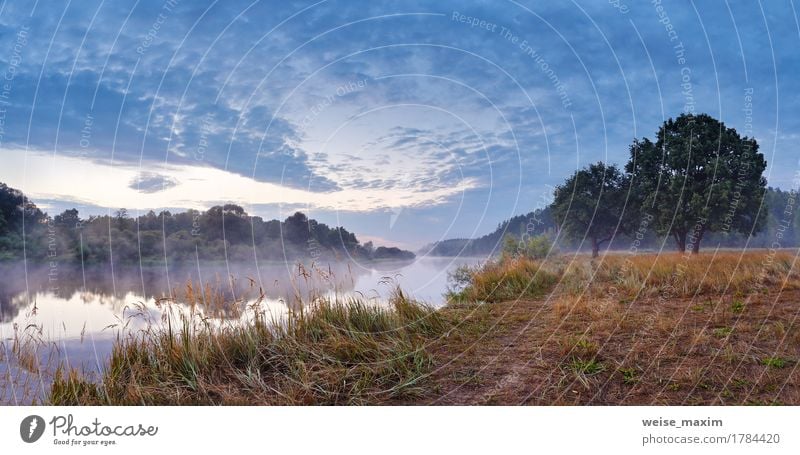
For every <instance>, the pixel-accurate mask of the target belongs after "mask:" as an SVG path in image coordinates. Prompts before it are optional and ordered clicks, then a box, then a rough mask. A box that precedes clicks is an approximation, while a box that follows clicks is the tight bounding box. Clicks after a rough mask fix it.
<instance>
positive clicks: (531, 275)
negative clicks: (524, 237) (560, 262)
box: [450, 258, 558, 302]
mask: <svg viewBox="0 0 800 455" xmlns="http://www.w3.org/2000/svg"><path fill="white" fill-rule="evenodd" d="M463 270H464V269H462V271H463ZM557 279H558V277H557V275H556V274H555V273H553V271H552V270H549V269H547V268H545V266H544V265H543V263H542V262H537V261H534V260H531V259H527V258H515V259H508V260H503V261H498V262H493V263H489V264H486V265H485V266H484V267H483V268H480V269H466V276H465V277H462V280H464V281H465V282H466V283H465V286H464V288H463V289H462V290H461V291H460V292H454V293H451V295H450V299H451V300H456V301H483V302H502V301H505V300H515V299H521V298H536V297H541V296H542V295H543V294H545V293H546V292H547V291H549V290H550V289H551V288H552V287H553V285H555V283H556V281H557Z"/></svg>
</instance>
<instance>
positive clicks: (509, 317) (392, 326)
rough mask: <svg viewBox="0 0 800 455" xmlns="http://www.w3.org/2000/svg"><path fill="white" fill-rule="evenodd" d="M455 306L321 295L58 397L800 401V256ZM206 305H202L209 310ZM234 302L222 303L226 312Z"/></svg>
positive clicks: (121, 346)
mask: <svg viewBox="0 0 800 455" xmlns="http://www.w3.org/2000/svg"><path fill="white" fill-rule="evenodd" d="M464 272H465V273H463V274H462V277H464V278H465V282H464V286H463V287H462V288H461V289H460V290H457V291H453V292H452V293H451V295H450V297H451V301H450V303H449V304H448V305H447V306H446V307H445V308H443V309H441V310H439V311H435V310H432V309H430V308H428V307H426V306H424V305H420V304H419V303H417V302H413V301H411V300H409V299H408V298H406V297H405V296H404V295H403V294H402V292H399V291H398V293H397V294H396V295H395V296H394V298H393V299H392V300H391V302H390V305H389V306H388V307H381V306H375V305H370V304H366V303H365V302H363V301H360V300H353V299H350V300H345V301H340V300H335V301H330V300H325V299H318V300H317V301H316V302H315V303H313V304H312V305H311V307H310V308H309V311H298V312H291V313H290V315H289V317H288V319H287V320H286V321H284V322H280V321H270V320H267V319H265V318H261V319H259V318H256V319H255V320H254V321H253V322H252V323H249V324H238V325H230V326H221V327H220V326H212V325H203V324H200V325H197V324H190V323H184V324H182V325H179V326H178V328H177V329H175V330H177V332H176V331H173V328H172V327H167V328H164V329H162V330H152V331H148V332H145V333H143V334H142V335H141V336H140V337H138V338H127V339H124V340H120V341H119V342H118V343H117V346H116V347H115V349H114V353H113V355H112V357H111V359H110V362H109V365H108V368H107V369H106V371H105V373H104V376H103V378H102V382H101V383H92V382H91V381H88V380H86V379H85V378H82V377H81V376H80V375H78V374H76V373H74V372H61V373H60V374H58V375H57V378H56V381H55V382H54V384H53V387H52V391H51V395H50V402H51V403H53V404H64V405H69V404H375V403H429V404H432V403H436V404H442V403H444V404H523V403H526V404H675V405H680V404H800V379H799V378H798V375H800V371H799V370H798V368H796V365H797V362H798V360H800V330H798V329H800V323H799V322H798V315H800V274H799V273H798V266H797V265H796V264H794V257H793V256H792V255H790V254H788V253H785V252H777V253H769V252H747V253H732V252H723V253H717V254H713V253H705V254H700V255H682V254H675V253H669V254H661V255H639V256H630V255H622V254H608V255H605V256H603V257H600V258H597V259H590V258H588V257H584V256H579V257H574V258H573V257H566V256H562V257H556V258H548V259H546V260H542V261H533V260H529V259H513V260H503V261H498V262H494V263H490V264H487V265H486V266H484V267H483V268H481V269H472V270H466V271H464ZM195 300H197V299H195ZM218 304H219V303H217V305H218Z"/></svg>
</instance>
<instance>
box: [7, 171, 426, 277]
mask: <svg viewBox="0 0 800 455" xmlns="http://www.w3.org/2000/svg"><path fill="white" fill-rule="evenodd" d="M23 257H27V259H28V260H29V261H33V262H49V261H53V260H59V261H62V260H64V261H75V263H78V264H79V263H80V262H81V261H83V262H84V263H85V264H97V263H108V262H110V261H112V260H113V262H114V263H129V264H130V263H136V264H138V263H139V262H140V261H141V262H142V263H163V262H164V261H165V260H167V261H175V262H180V261H187V260H188V261H193V260H196V259H197V258H199V259H200V260H203V261H223V260H226V259H227V260H229V261H253V260H255V259H258V260H283V259H285V258H286V259H293V260H294V259H304V258H305V259H309V260H315V259H318V260H331V259H346V258H348V257H352V258H355V259H359V260H385V259H395V260H410V259H413V258H414V257H415V255H414V253H412V252H410V251H405V250H401V249H399V248H396V247H383V246H379V247H377V248H376V247H374V246H373V244H372V242H367V243H365V244H363V245H362V244H361V243H360V242H359V241H358V239H357V238H356V236H355V234H353V233H352V232H349V231H347V230H346V229H345V228H343V227H330V226H328V225H326V224H324V223H320V222H318V221H316V220H313V219H309V218H308V217H307V216H306V215H305V214H303V213H301V212H297V213H295V214H294V215H292V216H290V217H288V218H286V219H285V220H284V221H279V220H269V221H265V220H263V219H262V218H261V217H258V216H250V215H249V214H248V213H247V212H246V211H245V210H244V209H243V208H242V207H240V206H238V205H233V204H227V205H224V206H215V207H212V208H210V209H208V210H206V211H204V212H201V211H197V210H187V211H185V212H181V213H171V212H169V211H162V212H160V213H155V212H153V211H149V212H147V213H145V214H143V215H141V216H138V217H132V216H130V215H129V214H128V212H127V211H126V210H125V209H120V210H118V211H116V212H115V214H114V215H111V216H108V215H105V216H90V217H88V218H81V217H80V215H79V213H78V210H76V209H70V210H65V211H64V212H63V213H61V214H59V215H55V216H52V217H51V216H50V215H48V214H46V213H44V212H43V211H42V210H40V209H39V208H37V207H36V205H35V204H34V203H33V202H31V201H30V200H29V199H27V198H26V197H25V196H24V194H23V193H22V192H21V191H19V190H16V189H13V188H9V187H8V186H6V185H5V184H3V183H0V261H2V262H8V261H17V260H22V259H23Z"/></svg>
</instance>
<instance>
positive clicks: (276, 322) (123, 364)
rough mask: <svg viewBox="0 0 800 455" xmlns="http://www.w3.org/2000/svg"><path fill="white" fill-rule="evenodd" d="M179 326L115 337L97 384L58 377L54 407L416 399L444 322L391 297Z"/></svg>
mask: <svg viewBox="0 0 800 455" xmlns="http://www.w3.org/2000/svg"><path fill="white" fill-rule="evenodd" d="M196 322H197V321H195V320H193V319H192V318H190V317H182V318H180V322H179V323H178V324H173V323H172V322H171V321H168V322H167V324H166V326H163V327H160V328H157V329H152V330H149V331H146V332H143V333H141V334H139V335H137V336H131V337H127V338H121V339H118V340H117V343H116V344H115V347H114V349H113V353H112V355H111V359H110V361H109V364H108V367H107V368H106V370H105V372H104V374H103V377H102V380H101V382H100V383H93V382H91V381H88V380H87V379H86V378H84V377H82V376H81V375H80V374H78V373H77V372H74V371H69V372H68V371H63V370H59V371H57V373H56V375H55V380H54V382H53V385H52V387H51V393H50V399H49V401H50V403H51V404H54V405H76V404H81V405H85V404H103V405H186V404H208V405H210V404H225V405H233V404H237V405H252V404H277V405H288V404H294V405H296V404H366V403H377V402H382V401H386V400H389V399H392V398H398V397H408V396H413V395H414V394H415V393H418V392H419V391H420V387H421V385H420V384H419V381H420V379H421V378H422V377H423V376H424V375H425V373H426V372H427V369H428V367H429V366H430V364H431V358H430V354H429V353H428V352H427V351H426V350H425V342H426V340H429V339H431V338H432V337H435V336H436V335H438V334H440V333H442V332H443V331H444V330H445V322H444V320H443V319H442V317H441V316H440V315H439V314H438V313H437V312H436V311H434V310H432V309H431V308H429V307H427V306H425V305H423V304H420V303H418V302H416V301H413V300H412V299H409V298H408V297H407V296H406V295H405V294H403V293H402V291H400V290H397V291H395V293H394V294H393V295H392V297H391V299H390V300H389V304H388V305H386V306H382V305H376V304H372V303H369V302H366V301H364V300H361V299H357V298H349V299H344V300H343V299H318V300H316V301H314V302H312V303H310V304H309V305H308V306H306V307H305V308H303V309H302V310H299V311H292V312H290V313H289V315H288V316H287V317H286V318H285V319H275V318H272V317H271V316H269V315H267V314H265V313H259V312H256V313H255V317H254V318H253V319H252V320H251V321H250V322H247V323H238V324H225V325H222V326H218V325H213V324H203V323H201V324H197V323H196Z"/></svg>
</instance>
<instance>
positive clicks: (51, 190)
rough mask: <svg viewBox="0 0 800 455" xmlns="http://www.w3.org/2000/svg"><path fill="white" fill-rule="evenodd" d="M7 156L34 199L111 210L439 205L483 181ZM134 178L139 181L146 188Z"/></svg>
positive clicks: (11, 179)
mask: <svg viewBox="0 0 800 455" xmlns="http://www.w3.org/2000/svg"><path fill="white" fill-rule="evenodd" d="M4 160H7V162H8V163H10V164H12V165H18V166H19V167H20V168H23V169H26V172H25V173H20V174H15V175H9V176H6V177H5V179H6V183H7V184H8V185H9V186H11V187H15V188H18V189H20V190H22V191H23V192H25V193H26V194H27V195H28V196H29V197H31V198H32V199H33V200H34V201H35V200H38V199H41V200H46V201H50V202H52V201H62V202H64V201H67V202H68V201H79V202H81V203H82V204H85V205H90V206H95V207H104V208H110V209H114V208H120V207H124V208H127V209H134V210H150V209H160V208H174V207H182V208H193V209H200V210H203V209H207V208H209V207H211V206H213V205H219V204H225V203H235V204H240V205H242V206H244V207H257V206H260V205H271V204H272V205H281V206H303V207H306V208H307V209H319V210H341V211H350V212H371V211H375V210H381V209H386V208H390V207H423V206H425V207H427V206H435V205H437V204H443V203H445V202H447V201H448V200H449V199H450V198H452V197H454V196H457V195H459V194H461V193H463V192H465V191H467V190H470V189H474V188H477V186H478V184H477V182H476V181H475V180H473V179H464V180H462V181H460V182H458V183H457V184H454V185H450V186H447V187H441V188H426V187H407V188H399V189H397V188H386V189H364V188H344V189H341V190H336V191H329V192H313V191H307V190H300V189H295V188H290V187H286V186H281V185H278V184H275V183H270V182H261V181H257V180H254V179H252V178H249V177H245V176H242V175H239V174H235V173H232V172H229V171H225V170H222V169H217V168H214V167H210V166H190V165H181V164H173V165H164V164H155V163H147V168H148V169H149V170H148V171H145V172H143V171H142V170H141V169H139V168H137V167H135V166H130V165H127V164H125V165H113V164H110V163H107V162H97V161H92V160H87V159H81V158H76V157H71V156H62V155H57V156H52V155H50V154H43V153H35V152H25V151H24V150H20V149H16V150H7V151H4ZM166 176H168V177H166ZM165 182H166V185H164V183H165ZM131 183H140V184H142V187H137V186H136V185H132V184H131ZM142 188H145V189H146V190H145V191H142ZM254 214H258V213H254Z"/></svg>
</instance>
